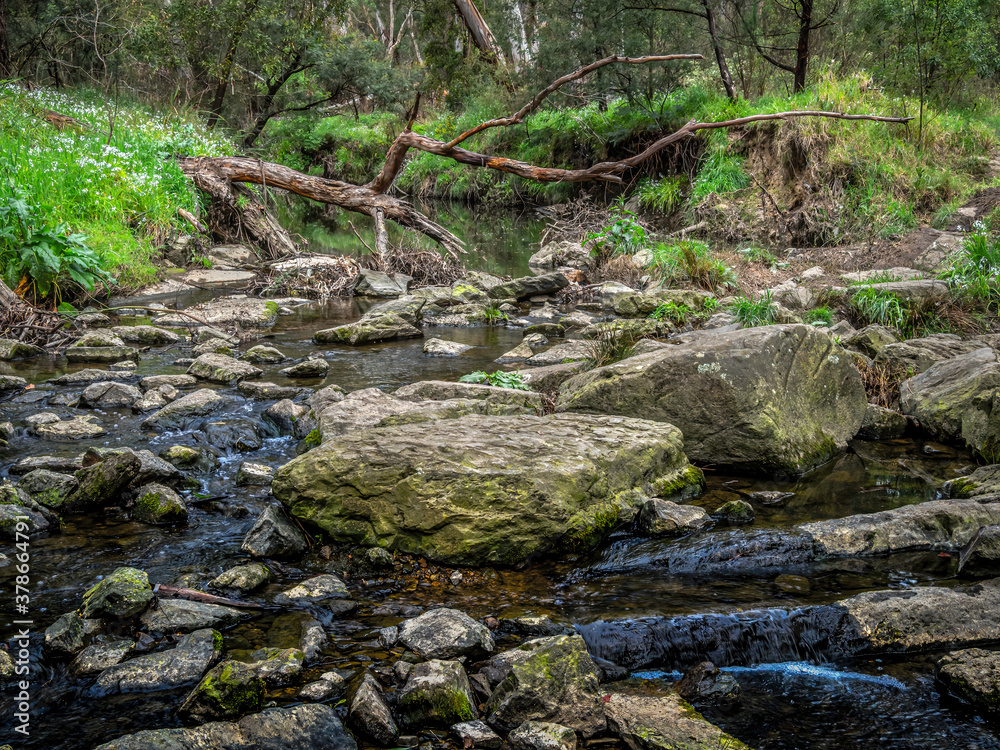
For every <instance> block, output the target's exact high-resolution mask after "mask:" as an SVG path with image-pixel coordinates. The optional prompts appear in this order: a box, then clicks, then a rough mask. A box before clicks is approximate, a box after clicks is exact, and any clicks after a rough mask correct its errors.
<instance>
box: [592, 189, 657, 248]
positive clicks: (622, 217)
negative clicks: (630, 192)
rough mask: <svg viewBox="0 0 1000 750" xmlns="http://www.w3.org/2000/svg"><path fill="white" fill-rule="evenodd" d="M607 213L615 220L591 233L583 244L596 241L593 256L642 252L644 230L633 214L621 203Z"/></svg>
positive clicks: (644, 236) (644, 238) (644, 241)
mask: <svg viewBox="0 0 1000 750" xmlns="http://www.w3.org/2000/svg"><path fill="white" fill-rule="evenodd" d="M609 213H610V214H611V215H612V216H614V217H617V218H616V219H615V220H614V221H613V222H611V224H609V225H608V226H607V227H605V228H604V229H602V230H601V231H599V232H593V233H591V234H589V235H587V237H586V238H585V239H584V242H590V241H591V240H596V242H595V243H594V249H593V251H592V252H593V254H595V255H596V254H601V253H603V254H606V255H632V254H633V253H636V252H638V251H639V250H642V249H643V247H644V246H645V244H646V230H645V229H643V228H642V226H641V225H640V224H639V222H638V220H637V219H636V217H635V214H634V213H632V212H631V211H629V210H628V209H627V208H625V206H624V204H623V203H622V202H621V201H619V202H617V203H616V204H615V205H613V206H612V207H611V208H610V209H609Z"/></svg>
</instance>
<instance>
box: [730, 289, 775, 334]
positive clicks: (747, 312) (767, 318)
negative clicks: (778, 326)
mask: <svg viewBox="0 0 1000 750" xmlns="http://www.w3.org/2000/svg"><path fill="white" fill-rule="evenodd" d="M729 309H730V312H732V314H733V315H735V316H736V319H737V320H738V321H739V322H740V323H741V324H742V325H743V327H744V328H754V327H756V326H769V325H771V324H772V323H774V322H775V313H776V312H777V309H776V306H775V304H774V296H773V294H772V293H771V290H770V289H767V290H765V291H764V293H763V294H761V295H760V296H759V297H758V298H757V299H754V298H753V297H749V296H746V295H740V296H739V297H737V298H736V299H735V301H734V302H733V303H732V305H731V306H730V308H729Z"/></svg>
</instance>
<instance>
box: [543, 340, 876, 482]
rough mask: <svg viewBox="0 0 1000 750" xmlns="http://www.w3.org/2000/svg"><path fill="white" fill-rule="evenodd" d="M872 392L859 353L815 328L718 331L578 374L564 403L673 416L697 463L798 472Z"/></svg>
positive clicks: (832, 447)
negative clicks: (855, 356) (856, 361)
mask: <svg viewBox="0 0 1000 750" xmlns="http://www.w3.org/2000/svg"><path fill="white" fill-rule="evenodd" d="M867 405H868V399H867V397H866V395H865V391H864V388H863V386H862V384H861V377H860V375H859V374H858V371H857V370H856V369H855V368H854V366H853V365H852V364H851V358H850V356H849V355H848V354H847V352H845V351H844V350H843V349H841V348H840V346H838V345H837V344H835V343H834V342H833V341H832V339H831V338H830V337H829V336H827V335H826V334H824V333H822V332H820V331H818V330H816V329H815V328H813V327H812V326H805V325H775V326H764V327H761V328H750V329H745V330H740V331H730V332H721V333H719V332H713V331H707V332H704V333H701V334H700V335H695V336H690V337H688V338H686V340H685V341H684V343H681V344H680V345H678V346H666V347H663V348H662V349H659V350H657V351H653V352H650V353H648V354H643V355H640V356H636V357H630V358H628V359H625V360H622V361H621V362H618V363H616V364H613V365H608V366H606V367H599V368H597V369H595V370H591V371H590V372H586V373H583V374H580V375H577V376H575V377H573V378H571V379H570V380H568V381H566V383H564V384H563V386H562V387H561V388H560V396H559V401H558V404H557V407H556V410H557V411H564V412H586V413H597V414H620V415H622V416H627V417H641V418H644V419H652V420H656V421H662V422H668V423H670V424H672V425H675V426H677V427H678V428H680V430H681V431H682V432H683V433H684V447H685V451H686V452H687V454H688V456H689V457H690V458H691V459H692V460H693V461H704V462H706V463H712V464H716V465H723V466H729V467H733V468H734V469H737V470H740V471H746V472H750V473H755V474H760V473H791V474H797V473H801V472H804V471H807V470H808V469H811V468H813V467H814V466H817V465H819V464H821V463H824V462H825V461H827V460H829V459H830V458H832V457H833V456H834V455H836V453H837V452H838V451H840V450H842V449H843V448H844V447H845V446H846V445H847V441H848V440H850V439H851V438H853V437H854V435H855V434H856V433H857V431H858V429H859V428H860V426H861V423H862V421H863V419H864V415H865V410H866V408H867Z"/></svg>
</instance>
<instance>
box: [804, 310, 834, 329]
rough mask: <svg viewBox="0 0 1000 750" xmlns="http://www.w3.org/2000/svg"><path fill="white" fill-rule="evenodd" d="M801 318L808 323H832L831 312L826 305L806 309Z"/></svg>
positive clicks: (827, 324)
mask: <svg viewBox="0 0 1000 750" xmlns="http://www.w3.org/2000/svg"><path fill="white" fill-rule="evenodd" d="M802 319H803V321H804V322H806V323H808V324H809V325H824V326H831V325H833V313H832V312H831V311H830V308H829V307H826V306H823V307H816V308H813V309H812V310H807V311H806V314H805V315H803V316H802Z"/></svg>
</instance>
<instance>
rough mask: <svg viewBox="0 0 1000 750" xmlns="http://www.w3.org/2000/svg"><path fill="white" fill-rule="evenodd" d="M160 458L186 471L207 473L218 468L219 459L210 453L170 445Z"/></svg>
mask: <svg viewBox="0 0 1000 750" xmlns="http://www.w3.org/2000/svg"><path fill="white" fill-rule="evenodd" d="M160 458H162V459H163V460H164V461H166V462H167V463H169V464H170V465H171V466H175V467H177V468H178V469H184V470H186V471H196V472H201V473H208V472H210V471H213V470H214V469H216V468H218V466H219V459H218V458H216V457H215V455H214V454H213V453H211V452H210V451H207V450H204V449H203V448H192V447H190V446H187V445H172V446H170V447H169V448H167V449H166V450H164V451H163V452H161V453H160Z"/></svg>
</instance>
